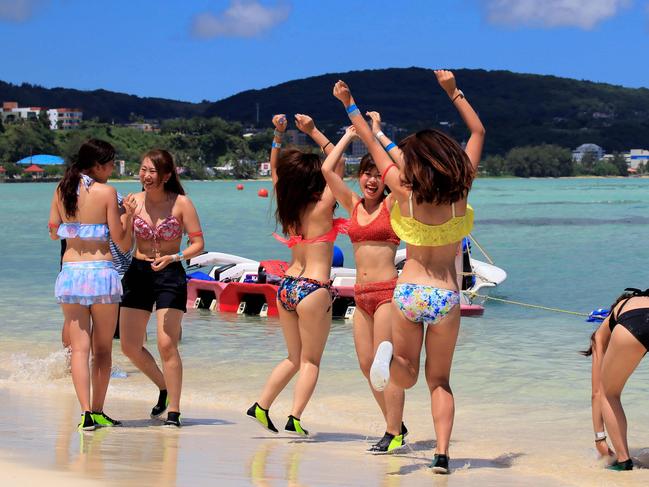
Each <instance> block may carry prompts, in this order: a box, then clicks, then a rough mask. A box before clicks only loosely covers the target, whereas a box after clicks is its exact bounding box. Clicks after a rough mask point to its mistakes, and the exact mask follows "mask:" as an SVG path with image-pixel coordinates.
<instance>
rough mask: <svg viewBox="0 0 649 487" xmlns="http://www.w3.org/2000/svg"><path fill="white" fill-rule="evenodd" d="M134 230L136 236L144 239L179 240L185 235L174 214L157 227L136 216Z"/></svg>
mask: <svg viewBox="0 0 649 487" xmlns="http://www.w3.org/2000/svg"><path fill="white" fill-rule="evenodd" d="M133 231H134V232H135V236H136V237H137V238H141V239H142V240H156V241H158V240H167V241H168V240H177V239H179V238H180V237H182V235H183V229H182V225H181V224H180V222H179V221H178V218H176V217H175V216H173V215H169V216H168V217H167V218H165V219H164V220H162V221H161V222H160V224H159V225H157V226H156V227H155V228H153V227H152V226H151V225H149V224H148V223H147V222H146V221H145V220H143V219H142V218H140V217H139V216H136V217H135V218H134V219H133Z"/></svg>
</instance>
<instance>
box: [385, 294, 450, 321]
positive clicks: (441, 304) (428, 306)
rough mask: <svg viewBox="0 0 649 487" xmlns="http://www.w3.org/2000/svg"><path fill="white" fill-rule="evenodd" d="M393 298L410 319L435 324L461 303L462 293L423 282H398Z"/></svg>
mask: <svg viewBox="0 0 649 487" xmlns="http://www.w3.org/2000/svg"><path fill="white" fill-rule="evenodd" d="M392 299H393V301H394V303H395V304H396V305H397V307H398V308H399V310H400V311H401V312H402V313H403V315H404V316H405V317H406V318H407V319H408V320H410V321H412V322H414V323H423V324H424V325H435V324H436V323H439V321H440V320H441V319H442V318H444V317H445V316H446V315H447V314H448V313H449V312H450V311H451V310H452V309H453V308H454V307H455V306H457V305H458V304H460V293H458V292H457V291H451V290H450V289H441V288H438V287H433V286H425V285H423V284H397V287H396V288H395V289H394V296H393V297H392Z"/></svg>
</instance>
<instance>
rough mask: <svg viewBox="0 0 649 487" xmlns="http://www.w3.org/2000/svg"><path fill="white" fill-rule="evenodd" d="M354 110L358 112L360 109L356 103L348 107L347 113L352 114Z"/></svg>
mask: <svg viewBox="0 0 649 487" xmlns="http://www.w3.org/2000/svg"><path fill="white" fill-rule="evenodd" d="M354 110H358V107H357V106H356V104H355V103H354V104H352V105H349V106H348V107H347V113H352V112H353V111H354Z"/></svg>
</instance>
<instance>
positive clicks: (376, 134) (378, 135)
mask: <svg viewBox="0 0 649 487" xmlns="http://www.w3.org/2000/svg"><path fill="white" fill-rule="evenodd" d="M374 137H376V140H378V139H379V138H380V137H385V134H384V133H383V132H382V131H381V130H379V131H378V132H377V133H375V134H374Z"/></svg>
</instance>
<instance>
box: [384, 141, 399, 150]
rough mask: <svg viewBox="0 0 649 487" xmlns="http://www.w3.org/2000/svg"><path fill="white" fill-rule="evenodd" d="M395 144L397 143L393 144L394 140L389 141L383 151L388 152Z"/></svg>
mask: <svg viewBox="0 0 649 487" xmlns="http://www.w3.org/2000/svg"><path fill="white" fill-rule="evenodd" d="M396 146H397V144H395V143H394V142H390V143H389V144H388V145H386V146H385V152H390V151H391V150H392V149H394V148H395V147H396Z"/></svg>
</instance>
